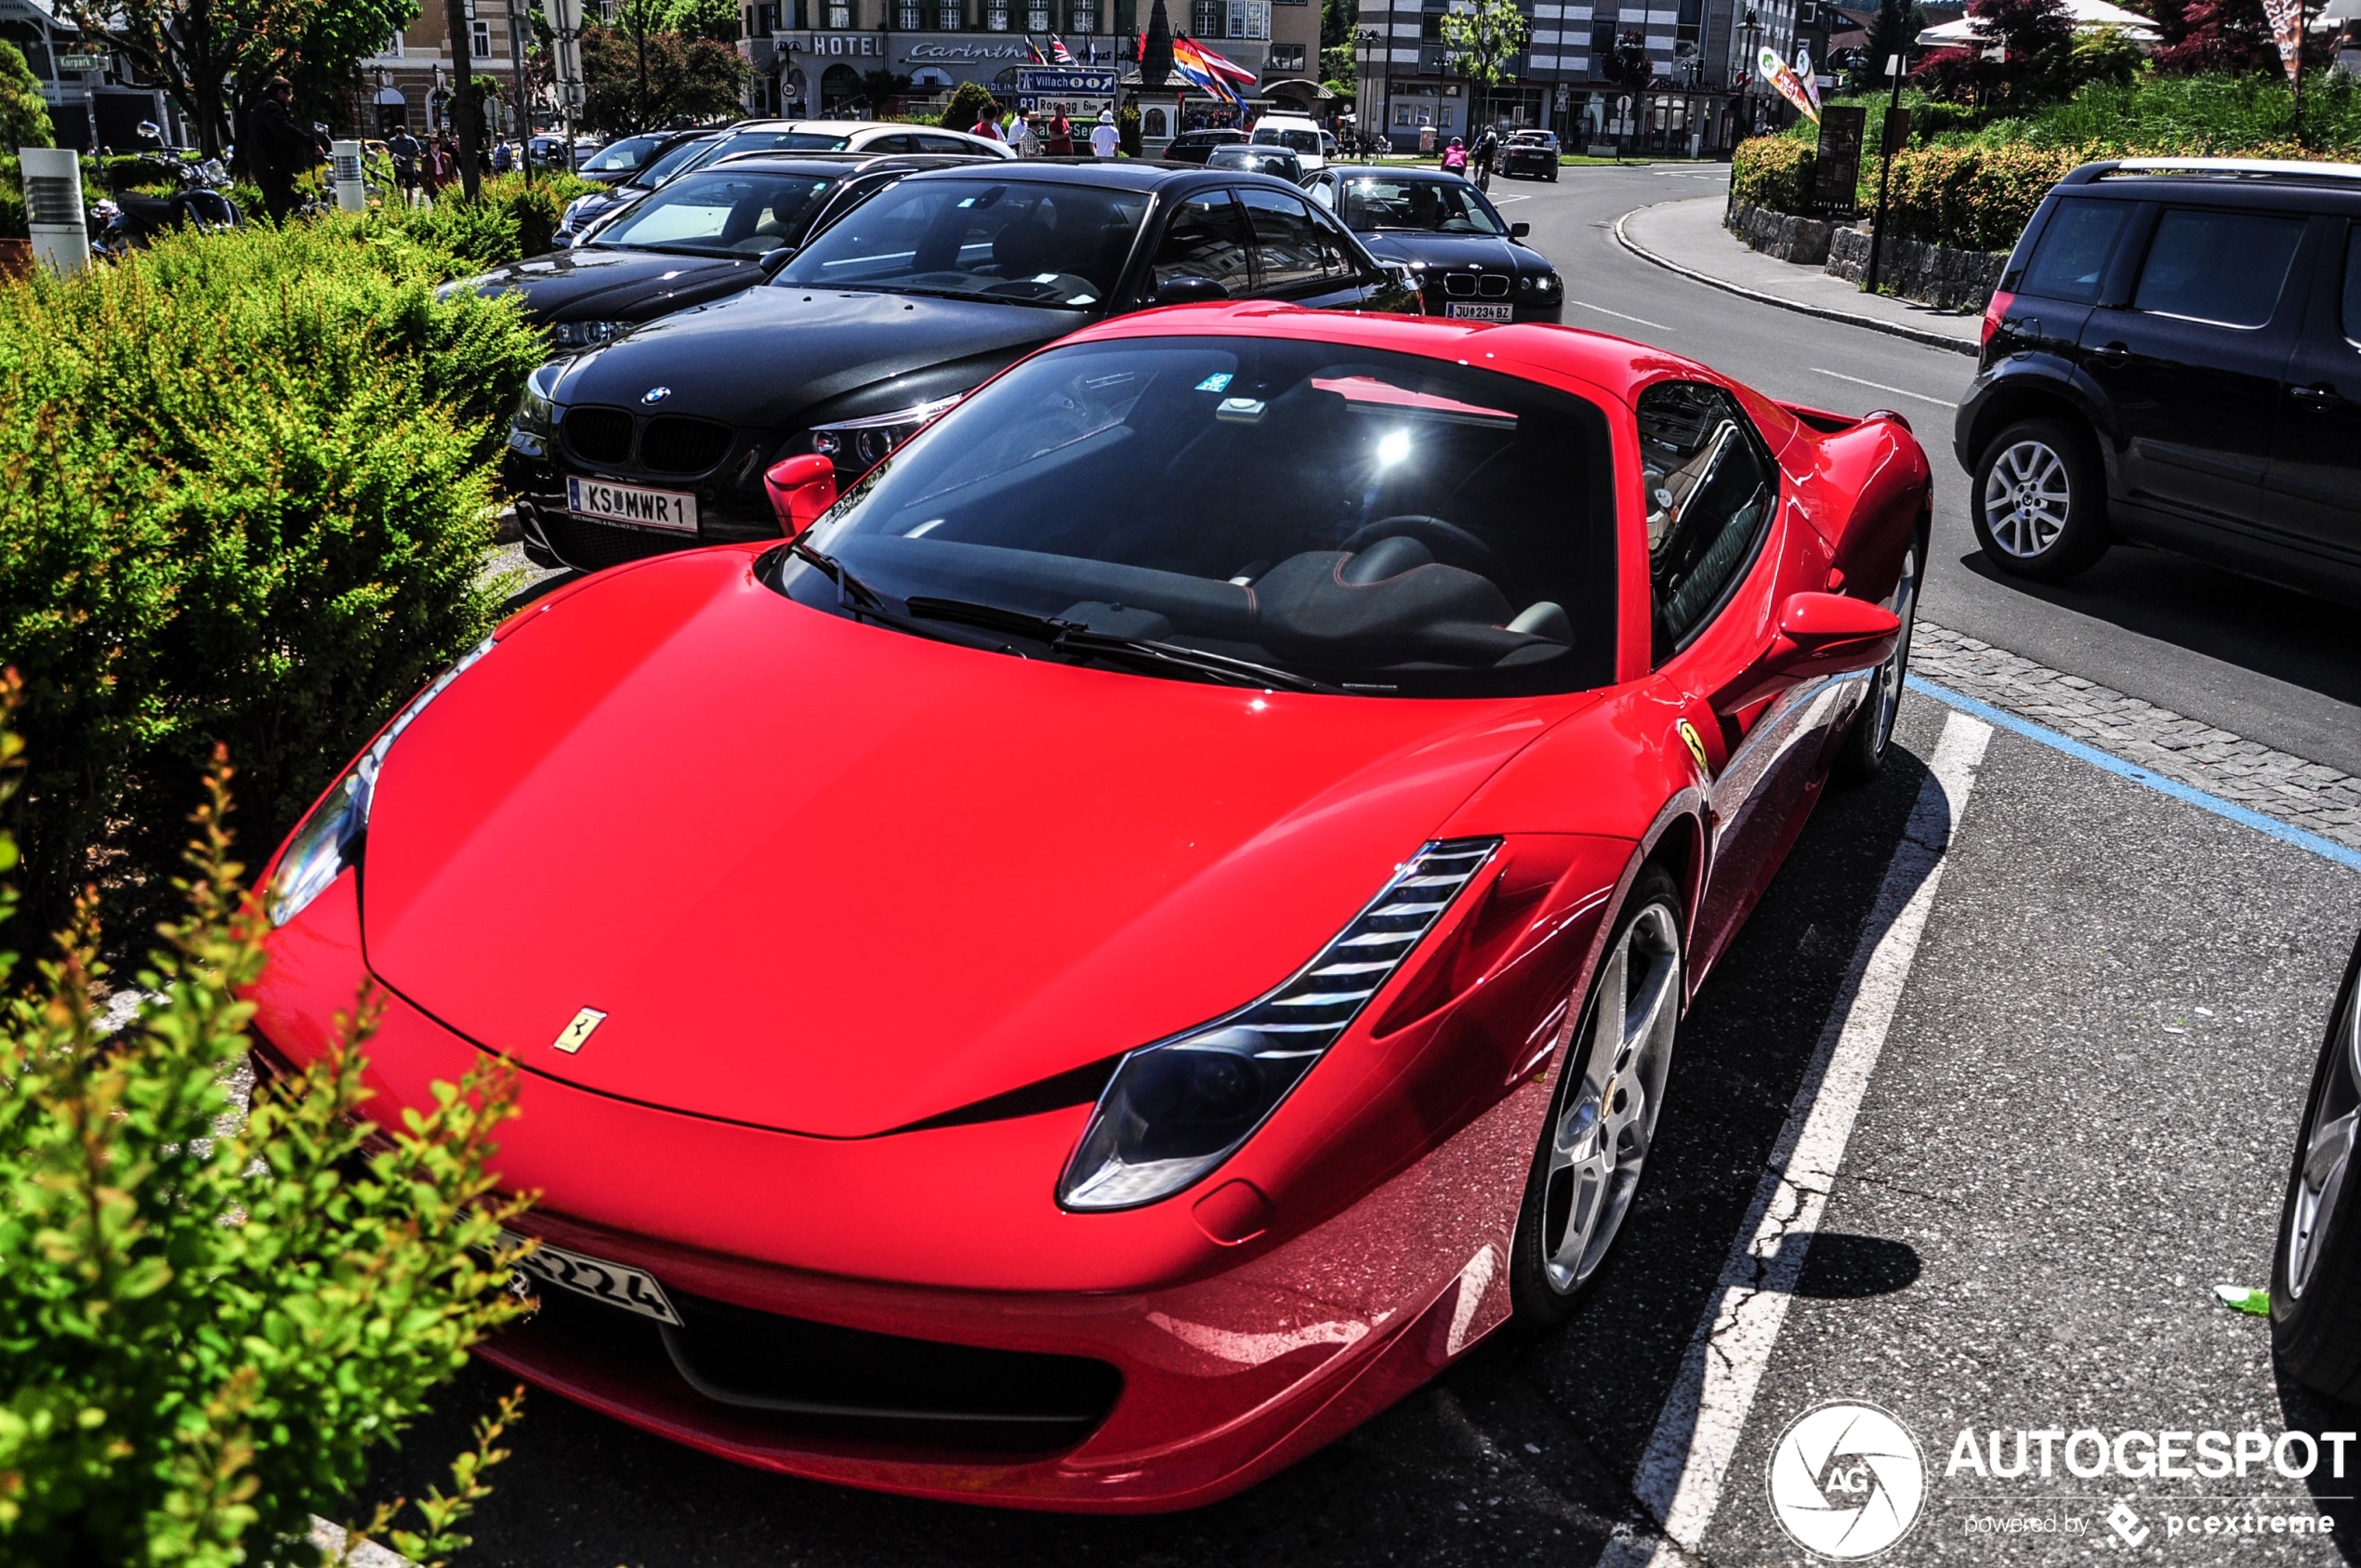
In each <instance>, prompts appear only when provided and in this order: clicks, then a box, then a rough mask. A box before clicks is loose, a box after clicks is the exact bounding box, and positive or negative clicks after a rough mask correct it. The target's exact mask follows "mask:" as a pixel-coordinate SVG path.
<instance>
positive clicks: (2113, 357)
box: [2091, 343, 2131, 364]
mask: <svg viewBox="0 0 2361 1568" xmlns="http://www.w3.org/2000/svg"><path fill="white" fill-rule="evenodd" d="M2130 357H2131V349H2130V346H2129V345H2127V344H2122V343H2110V344H2108V345H2107V346H2106V347H2105V348H2104V349H2091V359H2092V360H2094V361H2096V362H2099V363H2100V364H2121V363H2122V362H2124V361H2126V360H2128V359H2130Z"/></svg>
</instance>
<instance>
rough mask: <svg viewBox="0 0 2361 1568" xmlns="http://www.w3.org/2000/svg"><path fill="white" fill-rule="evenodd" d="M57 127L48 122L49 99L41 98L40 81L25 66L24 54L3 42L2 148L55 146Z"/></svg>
mask: <svg viewBox="0 0 2361 1568" xmlns="http://www.w3.org/2000/svg"><path fill="white" fill-rule="evenodd" d="M56 145H58V133H57V128H56V127H55V126H53V125H50V123H49V104H48V100H46V99H44V98H43V97H42V96H41V78H40V77H38V76H35V75H34V74H33V67H32V66H30V65H27V64H26V63H25V58H24V51H23V50H22V49H20V48H19V47H17V46H16V45H14V44H11V43H8V42H7V41H5V40H0V147H5V148H6V149H7V151H9V152H15V151H16V150H17V149H18V148H20V147H55V146H56Z"/></svg>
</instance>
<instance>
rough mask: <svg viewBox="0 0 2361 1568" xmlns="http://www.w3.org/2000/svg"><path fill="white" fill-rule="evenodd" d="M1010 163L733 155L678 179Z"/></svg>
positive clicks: (913, 156) (898, 155) (951, 156)
mask: <svg viewBox="0 0 2361 1568" xmlns="http://www.w3.org/2000/svg"><path fill="white" fill-rule="evenodd" d="M1006 162H1008V160H1007V159H1005V158H995V157H992V156H991V155H990V154H988V153H977V154H975V155H973V156H970V155H969V154H967V153H964V152H732V153H731V154H730V155H729V156H728V157H726V158H716V159H715V160H714V161H713V162H712V163H710V164H707V165H705V166H704V167H703V168H696V169H691V170H690V171H689V172H688V173H686V174H683V175H679V176H678V177H676V178H680V179H694V178H697V177H698V176H700V175H708V174H735V173H737V172H738V171H740V170H742V169H758V170H760V171H761V172H762V173H764V174H861V173H866V172H867V171H869V170H871V169H937V168H967V167H970V166H972V165H977V164H1004V163H1006Z"/></svg>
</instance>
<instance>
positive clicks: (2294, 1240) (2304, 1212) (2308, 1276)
mask: <svg viewBox="0 0 2361 1568" xmlns="http://www.w3.org/2000/svg"><path fill="white" fill-rule="evenodd" d="M2356 1128H2361V1006H2356V1005H2354V1004H2353V1003H2350V1002H2348V1003H2347V1004H2346V1007H2345V1010H2344V1014H2343V1016H2342V1017H2341V1018H2340V1019H2339V1020H2338V1021H2337V1033H2336V1046H2335V1048H2334V1049H2333V1050H2332V1051H2331V1052H2330V1054H2329V1059H2328V1068H2327V1071H2326V1073H2325V1074H2324V1075H2323V1077H2322V1080H2321V1084H2320V1096H2319V1099H2318V1100H2317V1101H2316V1102H2315V1104H2314V1105H2313V1107H2312V1114H2311V1118H2310V1123H2309V1125H2308V1126H2307V1127H2305V1129H2304V1131H2305V1136H2304V1140H2303V1166H2302V1171H2301V1172H2300V1173H2299V1174H2298V1176H2297V1179H2296V1191H2295V1193H2294V1202H2293V1203H2292V1204H2291V1205H2290V1206H2289V1212H2288V1233H2287V1248H2288V1274H2287V1278H2288V1295H2290V1296H2294V1297H2302V1294H2303V1290H2304V1287H2305V1286H2306V1285H2310V1284H2311V1283H2312V1275H2313V1272H2315V1270H2316V1269H2317V1268H2318V1266H2319V1262H2320V1248H2319V1246H2318V1245H2317V1244H2318V1242H2319V1241H2320V1239H2321V1238H2322V1237H2324V1236H2326V1235H2327V1234H2328V1228H2329V1225H2330V1223H2331V1221H2333V1220H2334V1219H2335V1218H2336V1213H2337V1206H2338V1205H2339V1204H2341V1203H2342V1202H2344V1201H2345V1199H2346V1194H2347V1192H2348V1190H2349V1189H2350V1187H2351V1186H2352V1182H2351V1180H2350V1178H2351V1175H2352V1171H2353V1154H2354V1134H2355V1131H2356Z"/></svg>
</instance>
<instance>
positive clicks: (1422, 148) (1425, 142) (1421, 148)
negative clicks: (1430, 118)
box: [1418, 125, 1434, 154]
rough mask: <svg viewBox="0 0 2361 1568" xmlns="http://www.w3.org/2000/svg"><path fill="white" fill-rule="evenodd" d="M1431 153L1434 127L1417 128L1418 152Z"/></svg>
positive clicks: (1423, 126)
mask: <svg viewBox="0 0 2361 1568" xmlns="http://www.w3.org/2000/svg"><path fill="white" fill-rule="evenodd" d="M1433 151H1434V127H1433V126H1432V125H1420V126H1419V127H1418V152H1420V153H1421V154H1425V153H1429V152H1433Z"/></svg>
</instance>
